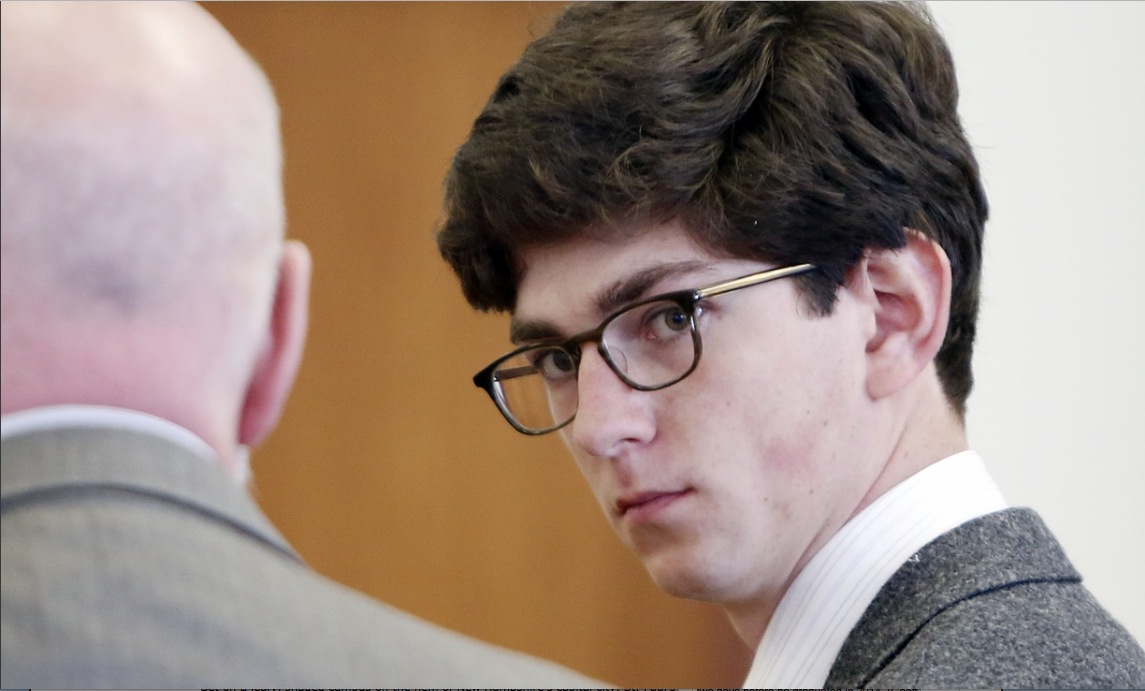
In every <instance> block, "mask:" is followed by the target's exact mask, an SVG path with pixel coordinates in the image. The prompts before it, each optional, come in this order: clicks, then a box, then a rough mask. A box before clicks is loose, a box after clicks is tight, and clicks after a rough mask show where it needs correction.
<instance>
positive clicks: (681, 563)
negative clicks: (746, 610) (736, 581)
mask: <svg viewBox="0 0 1145 691" xmlns="http://www.w3.org/2000/svg"><path fill="white" fill-rule="evenodd" d="M666 556H667V555H656V556H654V557H649V558H645V559H644V560H643V561H644V568H645V569H647V570H648V575H649V576H651V577H652V582H653V583H655V584H656V585H657V586H659V587H660V589H661V590H663V591H664V592H666V593H668V594H669V595H672V596H673V597H679V598H685V599H688V600H699V601H701V602H725V601H727V600H729V599H734V598H731V597H729V595H730V593H729V590H730V588H729V585H730V584H729V582H728V581H729V580H730V579H729V576H730V574H727V573H726V572H724V570H722V569H720V567H719V565H718V564H717V563H715V562H714V561H713V560H708V559H700V558H696V557H692V558H686V559H680V558H679V556H680V555H674V556H673V557H672V558H665V557H666Z"/></svg>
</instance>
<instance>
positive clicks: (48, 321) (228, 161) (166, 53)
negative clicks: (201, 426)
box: [0, 2, 284, 455]
mask: <svg viewBox="0 0 1145 691" xmlns="http://www.w3.org/2000/svg"><path fill="white" fill-rule="evenodd" d="M0 7H2V11H3V21H2V22H0V30H2V41H0V51H2V60H0V74H2V82H3V85H2V102H0V118H2V122H0V131H2V140H3V141H2V151H0V157H2V163H3V182H2V186H3V208H2V234H3V236H2V241H3V258H2V262H3V267H2V268H3V271H2V273H3V278H2V282H3V334H2V337H3V348H2V351H3V393H2V396H3V410H4V412H9V411H11V410H15V409H21V408H26V407H30V406H34V405H44V404H51V403H103V404H109V405H119V406H122V407H130V408H136V409H143V410H145V411H146V412H152V413H155V414H160V415H162V416H164V417H168V418H172V417H176V416H182V417H184V418H194V417H205V414H204V413H203V411H183V412H179V411H175V410H173V408H174V407H177V406H180V405H185V404H179V403H178V402H177V401H170V400H164V399H165V395H164V394H163V393H162V392H161V391H160V389H161V388H162V387H165V386H166V387H182V388H181V395H182V396H183V397H184V398H191V399H194V401H195V402H196V403H195V405H197V406H201V407H203V406H206V407H211V408H212V413H211V416H215V417H217V416H219V415H224V413H223V411H222V410H221V409H222V408H226V409H227V410H228V411H229V412H228V413H226V415H231V414H233V416H234V417H235V418H236V419H235V420H232V421H231V422H230V423H229V424H230V425H231V426H232V427H237V426H239V425H240V423H239V422H238V420H237V418H238V417H239V415H240V410H239V408H240V407H241V405H242V398H244V397H245V396H246V395H247V392H246V391H245V390H244V388H243V387H244V386H245V385H246V384H247V383H248V380H249V378H250V376H251V371H252V370H253V369H254V368H256V367H257V366H258V363H259V359H260V358H262V357H263V356H264V355H265V352H266V349H267V343H266V333H267V330H268V328H269V327H270V326H271V323H270V322H271V318H272V306H273V301H274V296H275V290H276V281H277V280H278V279H279V276H280V273H281V266H280V263H281V260H282V256H283V240H282V233H283V225H284V220H283V203H282V185H281V153H280V143H279V132H278V115H277V108H276V106H275V102H274V97H273V95H272V92H271V89H270V86H269V84H268V82H267V81H266V78H265V77H264V75H263V74H262V72H261V71H260V70H259V69H258V67H257V66H256V65H255V64H254V63H253V61H252V60H251V59H250V58H249V57H248V56H247V55H246V54H245V53H244V52H243V50H242V49H241V48H240V47H239V46H238V45H237V44H236V43H235V41H234V40H233V39H232V38H231V37H230V35H228V34H227V32H226V31H225V30H224V29H223V28H222V27H221V26H219V25H218V23H217V22H216V21H215V20H214V19H213V18H211V17H210V15H208V14H207V13H206V12H205V11H204V10H202V8H200V7H198V6H197V5H195V4H193V3H187V2H154V3H152V2H122V3H120V2H99V3H88V2H58V3H57V2H35V3H32V2H28V3H24V2H20V3H11V2H5V3H3V5H2V6H0ZM61 372H68V373H69V376H66V377H62V376H61V375H60V373H61ZM232 387H233V390H229V391H224V389H228V388H232ZM149 408H150V409H149ZM224 416H225V415H224ZM176 422H180V423H181V424H185V425H186V426H190V427H192V429H193V431H197V432H199V431H200V430H197V429H194V424H195V423H194V422H193V421H191V422H190V424H188V420H176ZM201 436H209V435H207V434H202V433H201ZM208 441H213V440H210V439H208ZM225 444H226V442H224V445H225ZM223 455H226V454H225V453H224V454H223Z"/></svg>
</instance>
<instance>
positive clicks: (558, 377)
mask: <svg viewBox="0 0 1145 691" xmlns="http://www.w3.org/2000/svg"><path fill="white" fill-rule="evenodd" d="M814 268H815V266H814V265H813V264H797V265H794V266H786V267H783V268H779V269H770V270H768V271H761V272H758V273H753V274H749V275H747V276H741V277H740V278H733V279H731V280H730V281H721V282H719V283H713V284H711V285H708V286H704V287H702V288H693V289H691V290H680V291H675V292H672V293H664V294H663V295H657V296H655V297H650V298H648V299H647V300H641V301H640V302H637V303H635V304H632V305H629V306H627V307H625V308H624V309H621V310H619V311H616V312H613V313H612V314H611V315H610V316H609V317H608V318H606V319H605V320H604V321H603V322H601V323H600V326H598V327H596V328H595V329H592V330H590V331H585V332H583V333H580V334H577V335H576V336H573V337H572V338H569V339H567V340H563V341H545V342H540V343H530V344H528V345H525V346H522V347H520V348H518V349H516V350H514V351H513V352H511V353H509V354H507V355H504V356H502V357H500V358H498V359H496V360H494V361H493V363H492V364H490V365H489V366H488V367H486V368H485V369H483V370H481V371H480V372H478V373H477V374H476V375H474V376H473V383H474V384H476V385H477V386H478V387H479V388H482V389H484V390H485V391H486V393H488V394H489V397H490V398H492V399H493V402H494V403H495V404H497V409H498V410H500V411H501V414H502V415H504V416H505V419H506V420H508V421H509V424H510V425H512V426H513V427H514V428H516V429H517V431H519V432H522V433H524V434H531V435H538V434H545V433H547V432H552V431H554V430H558V429H560V428H561V427H564V426H565V425H567V424H569V423H570V422H572V420H573V418H574V417H576V411H577V405H578V391H577V372H578V370H579V368H580V359H581V352H582V351H581V348H582V346H583V344H585V343H590V342H595V343H596V344H597V351H598V352H599V353H600V355H601V357H602V358H604V361H605V362H607V363H608V366H609V367H610V368H611V369H612V371H613V372H615V373H616V376H618V377H620V380H621V381H623V382H624V383H625V384H627V385H628V386H630V387H632V388H633V389H636V390H637V391H656V390H659V389H664V388H667V387H669V386H671V385H673V384H675V383H677V382H679V381H680V380H682V379H684V378H685V377H687V376H688V375H689V374H691V373H692V372H693V371H694V370H695V369H696V365H698V364H699V362H700V353H701V352H702V350H703V345H702V343H701V341H700V330H699V329H698V328H697V326H696V313H697V312H696V304H697V303H698V302H699V301H700V300H703V299H705V298H710V297H714V296H716V295H722V294H724V293H730V292H731V291H733V290H739V289H740V288H747V287H749V286H755V285H761V284H763V283H767V282H768V281H774V280H776V279H779V278H787V277H788V276H796V275H798V274H802V273H806V272H808V271H811V270H813V269H814Z"/></svg>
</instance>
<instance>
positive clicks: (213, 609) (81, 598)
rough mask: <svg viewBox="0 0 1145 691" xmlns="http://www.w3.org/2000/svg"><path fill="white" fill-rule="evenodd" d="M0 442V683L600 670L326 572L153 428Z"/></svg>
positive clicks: (374, 681) (338, 682)
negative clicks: (454, 627)
mask: <svg viewBox="0 0 1145 691" xmlns="http://www.w3.org/2000/svg"><path fill="white" fill-rule="evenodd" d="M2 451H3V461H2V472H0V476H2V480H3V482H2V493H3V496H2V519H0V523H2V538H0V550H2V553H3V556H2V559H0V569H2V578H0V591H2V597H3V607H2V623H3V636H2V652H0V677H2V679H0V682H2V685H3V687H4V688H49V689H67V688H84V689H86V688H119V689H128V688H140V687H142V688H152V689H154V688H203V687H216V688H217V687H272V686H273V687H331V686H341V687H346V686H357V687H362V686H370V687H410V686H415V687H442V686H445V687H459V686H463V687H482V686H484V687H502V686H510V687H511V686H517V687H524V686H528V687H564V686H592V685H597V683H596V682H594V681H592V680H590V679H587V678H585V677H582V676H580V675H577V674H574V673H572V672H570V671H568V670H566V669H564V668H562V667H559V666H557V665H553V664H551V663H547V662H543V661H540V660H537V659H534V658H530V657H527V656H524V655H521V654H518V653H513V652H509V651H506V650H502V649H499V648H495V647H493V646H489V645H486V644H483V643H479V642H477V641H474V640H471V639H468V638H465V637H463V636H460V635H458V634H455V633H452V632H449V631H447V630H445V629H442V628H439V627H437V626H434V625H432V624H429V623H427V622H425V621H422V620H420V619H417V618H415V617H413V616H410V615H408V614H406V613H403V612H401V611H399V610H396V609H393V608H391V607H388V606H386V605H384V604H380V603H378V602H375V601H373V600H371V599H369V598H367V597H365V596H363V595H361V594H358V593H356V592H354V591H352V590H349V589H347V588H345V587H342V586H340V585H338V584H336V583H334V582H332V581H329V580H327V579H325V578H323V577H322V576H320V575H318V574H317V573H315V572H314V571H313V570H311V569H310V568H308V567H307V566H305V565H304V564H303V563H302V561H301V560H300V559H299V558H298V556H297V555H296V554H295V553H294V552H293V551H292V550H291V548H290V547H289V546H288V545H287V544H286V542H285V541H284V540H283V539H282V537H281V536H280V535H279V534H278V532H277V531H276V530H275V529H274V528H273V527H272V526H271V525H270V523H269V521H268V520H267V519H266V517H265V516H264V515H263V514H262V513H261V511H259V509H258V507H257V506H256V505H255V503H254V502H253V501H252V499H251V498H250V496H249V495H248V494H247V493H246V492H245V491H244V490H243V489H242V488H240V487H238V486H236V484H235V483H234V482H233V481H232V480H231V479H230V478H228V477H226V476H225V475H224V473H223V472H222V471H221V469H220V468H219V467H218V466H217V465H216V464H214V463H212V462H209V461H206V460H204V459H202V458H198V457H196V456H194V455H192V454H191V453H189V452H187V451H185V450H184V449H182V448H181V447H178V446H174V445H172V444H170V443H168V442H166V441H164V440H161V439H158V438H154V437H150V436H146V435H141V434H135V433H127V432H119V431H115V432H112V431H107V430H97V429H69V430H65V431H51V432H39V433H31V434H24V435H19V436H16V437H13V438H10V439H6V440H4V441H3V446H2ZM408 567H409V566H408V565H404V564H397V565H395V568H408Z"/></svg>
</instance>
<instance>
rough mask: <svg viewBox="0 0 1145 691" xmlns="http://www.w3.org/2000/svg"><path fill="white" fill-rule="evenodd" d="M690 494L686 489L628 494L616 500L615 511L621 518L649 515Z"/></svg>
mask: <svg viewBox="0 0 1145 691" xmlns="http://www.w3.org/2000/svg"><path fill="white" fill-rule="evenodd" d="M689 492H691V490H688V489H682V490H675V491H652V492H639V493H637V494H629V495H625V496H623V497H620V498H619V499H617V500H616V511H617V513H619V514H620V515H621V516H622V517H623V516H627V515H629V514H641V515H644V514H650V513H652V512H653V511H657V510H659V509H660V508H664V507H667V506H668V505H669V504H671V503H673V502H674V501H675V500H676V499H679V498H680V497H683V496H684V495H686V494H688V493H689Z"/></svg>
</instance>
